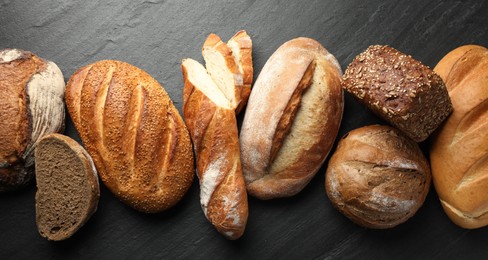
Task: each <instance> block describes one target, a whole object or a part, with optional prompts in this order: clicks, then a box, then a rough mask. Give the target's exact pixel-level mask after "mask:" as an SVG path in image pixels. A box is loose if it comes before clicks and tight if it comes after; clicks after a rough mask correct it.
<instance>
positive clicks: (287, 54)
mask: <svg viewBox="0 0 488 260" xmlns="http://www.w3.org/2000/svg"><path fill="white" fill-rule="evenodd" d="M311 63H315V69H314V70H312V72H313V78H312V84H311V86H310V87H309V88H308V89H307V90H306V91H304V92H303V95H302V96H301V100H300V103H299V104H298V110H297V112H296V113H297V114H296V115H295V116H294V117H293V116H292V117H290V115H291V111H290V110H287V107H288V105H289V104H290V102H291V103H294V102H293V100H294V99H296V97H293V94H294V93H295V90H296V88H297V86H299V85H300V82H301V81H302V79H303V78H304V75H305V74H306V72H307V71H308V70H307V69H309V68H310V67H309V66H310V64H311ZM309 72H310V71H309ZM340 78H341V71H340V67H339V64H338V62H337V60H336V59H335V58H334V57H333V56H332V55H331V54H330V53H329V52H327V50H325V49H324V48H323V47H322V46H321V45H320V43H318V42H317V41H315V40H312V39H308V38H297V39H294V40H291V41H289V42H287V43H285V44H283V45H282V46H281V47H280V48H279V49H278V50H277V51H276V52H275V53H274V54H273V55H272V56H271V57H270V59H269V60H268V61H267V62H266V65H265V66H264V68H263V70H262V71H261V74H260V75H259V77H258V79H257V80H256V84H255V85H254V88H253V91H252V92H251V96H250V98H249V102H248V105H247V109H246V114H245V116H244V122H243V125H242V128H241V135H240V145H241V154H242V165H243V173H244V178H245V181H246V185H247V188H248V192H249V193H250V194H251V195H253V196H255V197H257V198H260V199H272V198H279V197H288V196H292V195H295V194H296V193H298V192H299V191H301V190H302V189H303V188H304V187H305V185H306V184H307V183H308V182H309V181H310V180H311V178H312V177H313V176H314V175H315V174H316V172H317V171H318V169H319V168H320V166H321V165H322V163H323V162H324V160H325V158H326V157H327V154H328V153H329V151H330V149H331V148H332V144H333V143H334V140H335V137H336V135H337V132H338V130H339V125H340V122H341V118H342V111H343V92H342V89H341V86H340ZM288 117H290V119H291V120H284V121H282V119H283V118H288ZM288 121H290V122H289V124H290V125H291V126H290V125H288V126H287V127H289V129H288V130H289V133H288V134H286V136H285V137H284V138H274V137H275V136H280V135H281V134H280V133H279V132H280V129H281V130H282V129H286V128H284V127H282V126H279V123H280V122H288ZM277 131H278V134H277V133H276V132H277ZM283 133H286V131H284V132H283ZM279 143H282V144H279ZM280 146H281V147H280ZM273 147H279V149H278V151H277V152H276V151H273ZM275 150H276V149H275Z"/></svg>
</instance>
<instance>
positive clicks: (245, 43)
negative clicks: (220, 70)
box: [227, 30, 254, 114]
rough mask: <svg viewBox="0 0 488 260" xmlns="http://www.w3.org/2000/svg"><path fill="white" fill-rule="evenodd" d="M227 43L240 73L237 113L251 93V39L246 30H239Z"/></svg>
mask: <svg viewBox="0 0 488 260" xmlns="http://www.w3.org/2000/svg"><path fill="white" fill-rule="evenodd" d="M227 45H228V46H229V47H230V49H231V50H232V55H233V56H234V60H235V63H236V65H237V67H238V68H239V71H240V72H241V74H242V83H243V85H242V87H241V102H240V103H239V105H238V106H237V108H236V114H239V113H240V112H241V111H242V109H243V108H244V106H245V105H246V104H247V100H248V99H249V95H250V94H251V85H252V79H253V73H254V70H253V66H252V40H251V37H249V35H248V34H247V32H246V31H244V30H241V31H238V32H237V33H236V34H235V35H234V36H232V38H230V40H229V41H227Z"/></svg>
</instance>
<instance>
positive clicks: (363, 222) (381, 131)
mask: <svg viewBox="0 0 488 260" xmlns="http://www.w3.org/2000/svg"><path fill="white" fill-rule="evenodd" d="M430 179H431V177H430V169H429V164H428V162H427V160H426V159H425V157H424V156H423V154H422V151H421V150H420V148H419V147H418V145H417V144H416V143H415V142H414V141H413V140H411V139H409V138H408V137H406V136H405V135H404V134H403V133H402V132H400V131H399V130H397V129H395V128H392V127H390V126H381V125H372V126H365V127H361V128H358V129H355V130H353V131H351V132H349V133H348V134H346V135H345V136H344V137H342V139H341V140H340V142H339V145H338V147H337V150H336V152H335V153H334V155H332V158H331V159H330V162H329V165H328V168H327V175H326V181H325V187H326V191H327V196H328V197H329V199H330V200H331V201H332V204H333V205H334V206H335V207H336V208H337V209H338V210H339V211H340V212H341V213H342V214H344V215H345V216H346V217H348V218H349V219H351V220H352V221H353V222H355V223H356V224H358V225H360V226H363V227H367V228H377V229H383V228H391V227H394V226H396V225H398V224H401V223H403V222H405V221H406V220H407V219H409V218H410V217H412V216H413V215H414V214H415V212H417V210H418V209H419V208H420V206H421V205H422V204H423V203H424V200H425V197H426V196H427V193H428V191H429V187H430Z"/></svg>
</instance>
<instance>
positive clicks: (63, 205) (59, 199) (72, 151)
mask: <svg viewBox="0 0 488 260" xmlns="http://www.w3.org/2000/svg"><path fill="white" fill-rule="evenodd" d="M35 154H36V163H35V165H36V184H37V192H36V223H37V228H38V230H39V234H41V236H43V237H45V238H47V239H48V240H55V241H59V240H64V239H67V238H69V237H71V236H72V235H73V234H74V233H75V232H76V231H77V230H78V229H79V228H81V227H82V226H83V225H84V224H85V222H87V221H88V219H89V218H90V217H91V215H93V213H95V211H96V210H97V205H98V199H99V197H100V187H99V184H98V175H97V170H96V169H95V165H94V164H93V161H92V159H91V157H90V155H88V153H87V152H86V151H85V149H83V147H82V146H81V145H80V144H78V143H77V142H76V141H75V140H73V139H71V138H69V137H67V136H64V135H60V134H50V135H46V136H44V137H43V138H42V139H41V140H39V142H37V144H36V148H35Z"/></svg>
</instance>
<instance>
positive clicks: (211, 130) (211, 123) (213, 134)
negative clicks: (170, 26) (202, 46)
mask: <svg viewBox="0 0 488 260" xmlns="http://www.w3.org/2000/svg"><path fill="white" fill-rule="evenodd" d="M181 67H182V72H183V79H184V83H185V85H184V93H183V99H184V101H183V112H184V116H185V120H186V123H187V125H188V130H189V131H190V136H191V139H192V140H193V147H194V150H195V155H196V159H197V174H198V178H199V180H200V203H201V206H202V209H203V212H204V214H205V216H206V217H207V219H208V220H209V221H210V222H211V223H212V224H213V225H214V226H215V228H216V229H217V231H219V232H220V233H221V234H222V235H224V236H225V237H226V238H228V239H231V240H234V239H237V238H239V237H241V236H242V234H243V233H244V229H245V227H246V223H247V217H248V204H247V193H246V185H245V183H244V177H243V176H242V168H241V157H240V149H239V142H238V133H237V121H236V117H235V112H234V108H235V107H234V106H233V105H232V104H231V102H230V101H229V100H227V99H226V97H225V96H224V94H223V93H222V92H221V91H220V90H219V88H218V87H217V85H216V84H215V83H214V82H213V81H212V79H211V78H210V76H209V75H208V74H207V72H206V71H205V68H204V67H203V66H202V65H201V64H200V63H198V62H196V61H194V60H192V59H185V60H183V63H182V66H181Z"/></svg>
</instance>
